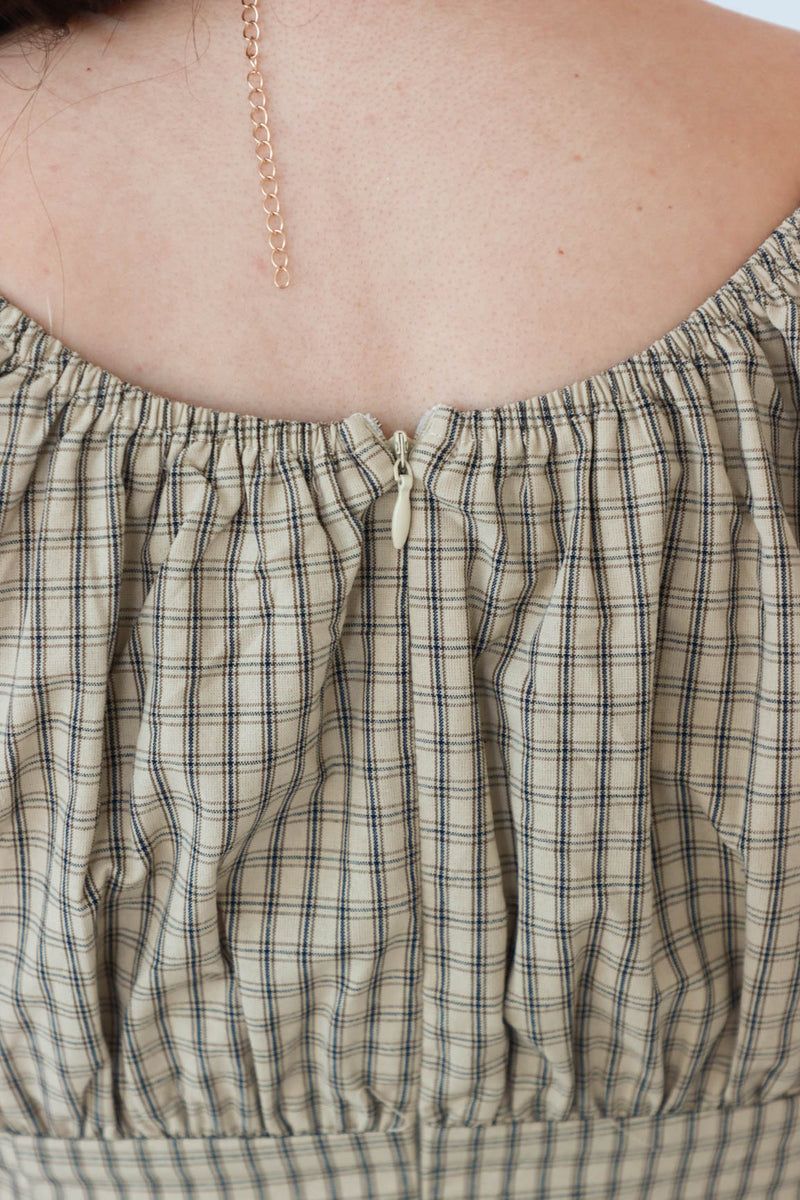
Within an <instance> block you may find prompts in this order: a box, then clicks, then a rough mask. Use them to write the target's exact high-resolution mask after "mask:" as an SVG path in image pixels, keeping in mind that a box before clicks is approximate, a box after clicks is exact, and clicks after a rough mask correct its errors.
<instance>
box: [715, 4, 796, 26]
mask: <svg viewBox="0 0 800 1200" xmlns="http://www.w3.org/2000/svg"><path fill="white" fill-rule="evenodd" d="M712 3H713V4H718V5H719V7H720V8H729V9H730V10H731V12H738V13H744V15H745V16H746V17H757V18H758V19H759V21H772V22H774V23H775V24H776V25H788V27H789V28H790V29H798V30H800V0H712Z"/></svg>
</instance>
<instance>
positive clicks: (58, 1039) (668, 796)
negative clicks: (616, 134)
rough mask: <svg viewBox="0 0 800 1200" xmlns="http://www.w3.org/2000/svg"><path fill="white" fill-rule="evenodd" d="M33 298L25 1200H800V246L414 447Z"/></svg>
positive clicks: (9, 366)
mask: <svg viewBox="0 0 800 1200" xmlns="http://www.w3.org/2000/svg"><path fill="white" fill-rule="evenodd" d="M389 432H391V431H388V430H382V429H381V428H380V426H379V424H378V423H377V422H376V421H375V420H374V418H373V417H372V416H371V415H370V414H369V413H361V412H358V413H354V414H353V415H351V416H349V417H347V418H346V419H344V420H341V421H337V422H332V423H315V422H307V421H291V420H277V419H276V420H272V419H266V418H258V417H255V416H244V415H240V414H234V413H227V412H217V411H214V410H211V409H208V408H203V407H201V406H192V405H190V404H186V403H182V402H178V401H175V400H170V399H168V398H166V397H163V396H158V395H155V394H154V393H152V392H148V391H145V390H143V389H142V388H140V387H137V386H134V385H132V384H130V383H127V382H125V381H123V380H121V379H119V378H117V377H115V376H114V375H113V374H111V373H110V372H108V371H107V370H104V369H103V368H102V367H100V366H98V365H96V364H93V363H89V362H87V361H86V360H84V359H82V358H81V357H80V356H79V355H78V354H77V353H76V352H75V351H74V350H72V349H70V348H69V347H67V346H65V345H63V344H62V343H61V342H59V341H58V340H57V339H55V338H54V337H53V336H51V335H49V334H48V333H47V332H46V331H45V330H44V329H43V328H42V327H41V326H39V325H37V323H36V322H35V321H34V320H33V319H32V318H31V317H30V316H28V315H27V314H25V313H24V312H22V311H21V310H20V309H19V308H16V307H15V306H14V304H13V303H11V302H10V301H8V300H7V299H3V298H0V744H2V766H1V767H0V1070H2V1082H1V1083H0V1196H2V1197H3V1198H5V1197H25V1198H28V1197H30V1198H31V1200H49V1198H50V1197H53V1198H57V1200H79V1198H80V1200H82V1198H84V1197H92V1198H95V1197H96V1198H98V1200H113V1198H116V1197H126V1198H137V1200H138V1198H140V1197H142V1198H143V1197H151V1196H153V1197H166V1198H169V1200H178V1198H183V1197H192V1198H193V1197H198V1198H201V1200H212V1198H216V1197H230V1198H232V1200H255V1198H257V1197H259V1198H260V1197H267V1198H268V1200H285V1198H290V1200H294V1198H297V1200H373V1198H374V1200H789V1198H790V1197H791V1198H793V1200H797V1198H798V1197H800V208H798V209H797V210H796V211H795V212H793V213H792V214H790V215H789V216H788V217H787V218H786V219H785V220H784V221H783V222H782V224H781V225H779V226H778V227H777V228H776V229H775V230H774V232H773V233H772V234H771V235H770V236H769V237H768V238H767V239H766V241H764V242H763V243H762V245H761V246H760V247H759V248H758V249H757V250H755V251H754V252H753V254H752V255H751V257H750V258H749V259H748V260H747V262H746V263H745V264H744V265H743V266H742V267H740V268H739V270H738V271H737V272H736V273H735V274H734V275H733V276H732V277H731V278H730V279H729V280H728V281H727V282H726V283H724V284H723V285H722V286H721V287H720V288H719V290H718V291H717V292H716V293H714V295H713V296H711V297H710V298H709V299H708V300H706V302H705V303H704V304H702V305H701V306H699V307H698V308H697V309H696V310H695V311H694V312H693V313H692V314H691V315H690V316H689V317H687V318H686V320H684V321H683V322H682V323H681V324H680V325H678V326H677V327H676V328H674V329H672V330H671V331H670V332H669V333H667V334H665V335H664V336H663V337H662V338H661V339H660V340H659V341H657V342H655V343H653V345H651V346H650V347H648V348H647V349H646V350H644V351H643V352H641V353H639V354H635V355H633V356H632V357H631V358H629V359H627V360H625V361H624V362H621V363H618V364H616V365H615V366H614V367H612V368H609V369H608V370H607V371H605V372H603V373H601V374H598V375H596V376H594V377H592V378H591V379H586V380H583V381H581V382H579V383H576V384H573V385H571V386H568V387H564V388H562V389H559V390H556V391H552V392H549V393H547V394H545V395H539V396H532V397H529V398H526V399H523V400H519V401H515V402H511V403H506V404H502V405H500V406H499V407H497V408H494V409H486V410H478V411H468V410H462V409H457V408H454V407H452V406H451V405H449V404H437V405H436V406H435V407H433V408H432V409H430V410H429V411H428V413H426V415H425V417H423V420H422V421H421V423H420V427H419V429H418V430H417V433H416V436H415V437H414V439H413V441H412V444H411V447H410V453H409V461H410V463H411V466H412V469H413V471H414V475H415V480H416V482H415V484H414V488H413V491H412V494H411V524H410V530H409V535H408V540H407V542H406V544H405V545H404V546H403V547H402V548H400V549H399V550H398V549H395V547H394V546H393V544H392V539H391V518H392V511H393V506H394V503H395V498H396V494H397V485H396V482H395V479H394V475H393V454H392V447H391V445H390V443H389V440H388V434H389Z"/></svg>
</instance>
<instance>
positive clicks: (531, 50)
mask: <svg viewBox="0 0 800 1200" xmlns="http://www.w3.org/2000/svg"><path fill="white" fill-rule="evenodd" d="M260 9H261V12H260V17H261V69H262V73H263V75H264V79H265V83H266V91H267V100H268V110H269V116H270V131H271V134H272V144H273V150H274V155H275V163H276V170H277V178H278V188H279V194H280V201H281V209H282V214H283V218H284V223H285V233H286V242H287V250H288V254H289V269H290V273H291V280H292V282H291V285H290V287H289V288H288V289H285V290H278V289H276V288H275V286H274V284H273V266H272V263H271V260H270V251H269V246H268V243H267V238H266V232H265V228H264V213H263V209H262V207H261V193H260V189H259V181H258V172H257V164H256V157H255V145H254V142H253V137H252V132H251V128H250V119H249V104H248V88H247V81H246V73H247V64H246V59H245V54H244V40H243V38H242V20H241V14H240V10H239V8H238V7H237V5H235V4H234V5H231V3H230V0H225V3H224V4H223V3H222V0H206V4H205V7H204V8H202V9H201V10H200V12H199V14H198V15H197V17H196V21H195V39H194V40H193V39H192V16H191V8H190V6H186V7H185V8H181V7H179V6H176V7H172V6H160V7H159V6H158V5H156V4H155V3H150V2H149V0H141V2H140V3H138V4H135V5H133V6H132V7H131V8H130V9H129V10H126V11H125V15H124V18H123V20H122V21H117V20H112V19H111V18H108V17H103V18H98V17H93V18H87V19H86V20H83V19H82V20H81V21H80V22H78V23H77V24H76V26H75V28H76V35H75V37H74V38H72V39H71V40H70V41H69V42H68V43H64V44H62V45H60V46H59V47H58V49H57V50H56V51H55V53H54V54H53V62H52V65H51V66H50V69H49V70H48V73H47V75H46V76H45V82H44V84H43V86H42V89H41V90H40V92H39V94H38V95H37V96H36V97H35V98H34V99H33V100H31V96H32V95H33V93H32V92H31V91H25V92H22V91H20V90H19V89H18V88H16V87H14V86H13V83H22V84H23V85H24V86H25V87H27V88H31V87H32V86H33V85H34V84H35V82H36V81H37V79H38V74H36V73H34V72H33V71H31V70H30V69H26V68H25V67H24V65H23V64H22V63H21V61H20V59H19V57H18V54H19V51H18V50H17V49H16V47H15V46H14V45H10V46H9V48H8V49H7V50H5V51H3V50H2V49H0V66H1V67H2V70H3V72H4V74H5V75H6V76H7V78H8V80H9V82H8V83H4V84H3V85H2V86H1V87H0V125H2V128H3V129H5V130H6V131H7V134H6V136H5V140H4V143H3V147H4V148H3V149H2V152H1V153H0V294H2V295H4V296H5V297H6V298H7V299H9V300H11V301H12V302H13V303H14V304H16V305H17V306H18V307H19V308H21V309H23V310H24V311H25V312H27V313H28V314H30V315H31V316H32V317H33V318H34V319H35V320H36V321H38V322H39V323H40V324H41V325H43V326H44V327H45V328H47V329H49V330H51V332H53V333H54V334H55V335H56V336H57V337H59V338H60V339H61V341H63V342H64V343H65V344H67V345H68V346H70V347H72V348H73V349H75V350H77V351H78V353H79V354H81V355H82V356H83V357H84V358H86V359H88V360H89V361H90V362H93V363H97V364H99V365H101V366H104V367H106V368H107V369H108V370H109V371H111V372H112V373H113V374H115V375H117V376H119V377H121V378H122V379H125V380H128V381H130V382H133V383H137V384H139V385H140V386H143V387H145V388H148V389H149V390H151V391H154V392H156V393H158V394H160V395H165V396H168V397H171V398H173V399H178V400H182V401H184V402H188V403H191V404H199V405H202V406H206V407H209V408H216V409H220V410H222V411H238V412H242V413H254V414H257V415H261V416H269V417H283V418H291V419H295V420H298V419H299V420H315V421H333V420H339V419H341V418H342V417H345V416H348V415H349V414H350V413H353V412H356V411H360V412H370V413H372V414H373V415H375V416H376V417H377V418H378V420H379V421H380V422H381V424H382V426H383V428H384V431H385V432H386V433H387V434H388V433H389V432H391V431H393V430H395V429H398V428H404V429H405V430H406V431H407V432H408V433H409V434H411V435H413V432H414V430H415V428H416V425H417V423H418V421H419V418H420V416H421V415H422V413H423V412H425V411H426V410H427V409H429V408H430V407H432V406H433V405H434V404H438V403H448V404H451V405H453V406H454V407H457V408H461V409H466V410H471V409H478V408H490V407H495V406H497V405H501V404H507V403H510V402H512V401H515V400H519V399H522V398H524V397H527V396H531V395H534V394H539V393H542V392H545V391H549V390H551V389H553V388H556V387H560V386H562V385H565V384H569V383H572V382H575V381H577V380H579V379H584V378H587V377H589V376H590V375H593V374H596V373H599V372H601V371H603V370H605V369H607V368H608V367H610V366H612V365H614V364H616V363H617V362H620V361H621V360H623V359H625V358H627V357H628V356H630V355H631V354H633V353H635V352H637V351H640V350H643V349H644V348H645V347H647V346H648V345H649V344H650V343H652V342H653V341H655V340H656V339H657V338H659V337H661V336H662V335H663V334H664V333H665V332H667V331H668V330H669V329H671V328H673V327H674V326H675V325H677V324H678V323H679V322H681V321H682V320H683V319H684V318H685V317H686V316H687V315H689V313H690V312H691V311H692V310H693V309H694V308H695V307H696V306H697V305H699V304H700V303H702V302H703V301H704V300H705V299H706V298H707V297H708V296H709V295H711V294H712V293H713V292H714V291H715V290H716V289H717V288H718V287H719V286H720V284H722V283H723V282H725V281H726V280H727V278H728V277H729V276H730V275H731V274H732V273H733V272H734V271H735V270H736V269H737V268H738V267H739V266H740V265H741V264H742V263H743V262H744V261H745V260H746V259H747V258H748V256H749V255H750V254H751V253H752V252H753V250H755V249H756V247H757V246H758V245H759V244H760V243H761V242H762V241H763V240H764V239H765V238H766V237H767V235H768V234H769V233H771V232H772V230H773V229H774V228H775V227H776V226H777V225H778V224H779V223H780V221H781V220H782V219H783V218H784V217H785V216H786V215H787V214H788V213H789V212H790V211H792V210H793V209H794V208H795V207H797V206H798V204H800V35H799V34H795V33H792V32H790V31H787V30H783V29H780V28H779V27H777V26H773V25H769V24H767V23H765V22H760V21H754V20H752V19H749V18H745V17H741V16H737V15H735V14H731V13H729V12H727V11H724V10H722V9H719V8H716V7H715V6H712V5H711V4H706V3H704V2H702V0H679V2H678V3H675V4H672V5H670V6H664V5H662V4H659V3H656V2H655V0H652V2H651V3H646V4H640V5H632V4H629V3H626V2H625V0H611V2H610V3H608V4H598V3H596V0H592V2H591V3H588V2H585V0H576V2H573V3H564V2H563V0H562V3H561V4H559V5H556V4H553V3H543V4H541V5H530V4H529V3H524V2H521V0H507V2H502V3H498V2H497V0H495V2H494V3H493V4H491V5H489V4H486V3H483V4H478V3H468V4H461V5H454V4H452V3H450V2H447V3H444V2H442V3H424V2H422V0H417V2H413V0H409V2H408V3H403V4H400V3H398V4H393V5H376V6H375V8H374V15H370V13H369V6H363V5H355V6H354V5H352V4H349V5H347V4H345V3H344V2H343V0H332V2H331V3H330V4H329V5H327V4H325V3H323V0H315V4H312V3H311V2H309V3H303V4H299V3H295V4H293V5H288V4H280V5H277V4H272V5H270V6H267V4H266V3H264V0H262V3H261V5H260ZM365 9H366V12H365ZM665 9H667V11H664V10H665ZM351 10H355V11H354V15H353V17H352V20H351V19H350V12H351ZM0 47H2V43H0ZM196 60H197V61H196ZM40 65H41V59H39V61H38V62H37V69H38V67H39V66H40ZM26 101H27V102H28V105H27V107H25V105H26Z"/></svg>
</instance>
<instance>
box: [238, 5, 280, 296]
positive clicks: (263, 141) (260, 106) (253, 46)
mask: <svg viewBox="0 0 800 1200" xmlns="http://www.w3.org/2000/svg"><path fill="white" fill-rule="evenodd" d="M251 14H252V15H251ZM242 20H243V21H244V29H243V30H242V34H243V36H244V38H245V40H246V42H247V49H246V51H245V53H246V54H247V57H248V59H250V60H251V62H252V66H251V68H250V70H249V71H248V72H247V82H248V83H249V84H250V110H251V111H250V120H251V121H252V122H253V134H254V136H255V139H256V155H257V157H258V164H259V165H258V170H259V174H260V175H261V192H262V194H263V196H264V211H265V213H266V214H267V229H268V230H269V244H270V246H271V247H272V265H273V266H274V268H275V279H274V283H275V286H276V287H279V288H286V287H288V286H289V270H288V264H289V256H288V254H287V253H286V238H285V237H284V234H283V217H282V216H281V206H280V202H279V200H278V185H277V182H276V180H275V164H274V162H273V161H272V146H271V145H270V140H269V125H268V124H267V109H266V102H267V98H266V96H265V94H264V80H263V79H262V78H261V72H260V71H259V69H258V39H259V29H258V6H257V4H245V3H244V0H242ZM251 27H252V28H253V29H254V30H255V37H254V36H253V35H252V33H251V32H250V29H251ZM254 78H255V80H256V81H257V82H256V83H255V84H254V83H253V79H254ZM258 96H260V97H261V100H260V101H257V100H256V97H258ZM259 113H263V114H264V119H263V120H261V119H260V118H259V115H258V114H259ZM262 129H263V130H264V137H263V138H262V137H260V136H259V134H260V131H261V130H262ZM262 146H263V147H265V148H266V158H262V156H261V148H262ZM267 164H269V166H270V167H271V169H272V172H271V174H269V175H265V174H264V167H265V166H266V165H267ZM270 183H272V184H274V190H272V191H268V190H265V184H270ZM270 206H271V207H270ZM273 217H275V218H276V219H277V228H274V229H273V227H272V225H270V220H271V219H272V218H273ZM273 238H278V239H279V241H278V244H277V245H276V244H275V242H274V241H273V240H272V239H273ZM276 255H277V256H278V257H276ZM280 255H283V258H284V261H283V262H280V260H279V256H280ZM281 272H283V275H284V276H285V280H281Z"/></svg>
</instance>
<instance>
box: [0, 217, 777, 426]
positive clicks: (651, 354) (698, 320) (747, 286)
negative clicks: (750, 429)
mask: <svg viewBox="0 0 800 1200" xmlns="http://www.w3.org/2000/svg"><path fill="white" fill-rule="evenodd" d="M787 275H788V276H790V277H791V278H792V280H793V281H795V282H796V285H797V290H798V294H800V204H798V206H797V207H796V208H794V209H793V210H792V211H791V212H790V213H789V214H788V215H787V216H785V217H784V218H783V220H782V221H781V222H780V223H779V224H778V225H777V226H776V227H775V228H774V229H773V231H772V232H771V233H770V234H769V235H768V236H767V237H766V238H765V239H764V240H763V241H762V242H761V244H760V245H759V246H758V247H757V248H756V249H755V250H754V251H753V252H752V254H750V255H749V256H748V258H747V259H746V260H745V261H744V262H743V263H742V265H741V266H739V267H738V268H737V269H736V270H735V271H734V272H733V274H732V275H730V276H729V277H728V279H726V280H725V282H724V283H722V284H721V285H720V286H719V287H718V288H717V289H716V291H714V292H712V294H711V295H710V296H709V297H708V298H707V299H706V300H704V301H703V302H702V303H701V304H699V305H697V307H696V308H694V309H693V310H692V311H691V312H690V313H689V314H688V315H687V316H686V317H685V318H684V319H683V320H682V321H680V322H678V324H677V325H675V326H673V328H672V329H670V330H668V331H667V332H666V333H665V334H663V335H662V336H661V337H659V338H657V339H656V340H655V341H653V342H651V343H650V344H649V345H648V346H646V347H645V348H644V349H642V350H639V351H637V352H635V353H634V354H631V355H629V356H628V357H627V358H624V359H622V360H620V361H619V362H617V363H615V364H613V365H612V366H610V367H607V368H605V370H602V371H599V372H597V373H595V374H594V375H591V376H587V377H586V378H585V379H581V380H577V381H574V382H571V383H568V384H565V385H563V386H561V387H557V388H553V389H551V390H550V391H548V392H542V393H539V394H536V395H530V396H527V397H525V398H523V399H521V400H517V401H511V402H509V403H505V404H500V405H497V406H495V407H488V408H481V409H474V410H467V409H460V408H456V407H454V406H452V405H450V404H447V403H438V404H436V405H434V406H432V407H431V408H430V409H428V410H427V411H426V412H425V413H424V414H423V416H422V418H421V420H420V422H419V425H418V427H417V433H419V432H420V431H421V428H422V427H423V426H424V425H425V424H426V423H427V421H428V418H429V417H430V416H431V414H433V413H435V412H440V413H444V414H446V415H448V416H449V417H452V418H453V419H454V420H455V421H457V422H458V423H461V424H463V425H469V426H471V427H475V428H478V429H480V428H481V427H485V426H488V425H490V424H492V425H495V424H497V423H500V422H509V423H511V424H522V423H525V422H528V423H529V422H530V421H531V420H532V419H536V415H537V414H540V413H542V412H545V413H553V412H556V413H564V412H565V411H572V410H574V411H594V410H595V409H597V408H600V407H604V406H606V405H607V403H608V397H609V396H610V395H611V394H612V393H613V392H614V390H615V388H614V385H615V384H618V383H620V382H636V381H637V380H638V379H639V377H640V375H641V372H642V371H643V372H644V373H645V375H648V376H652V374H653V369H654V363H657V362H659V361H663V360H667V361H669V362H678V361H679V360H680V359H681V357H682V356H686V355H687V354H688V355H692V354H694V353H696V347H695V345H694V342H693V341H692V334H694V333H695V332H696V331H703V332H707V331H708V330H709V328H710V327H719V326H721V325H727V324H729V323H730V322H732V321H733V322H736V321H739V322H741V321H742V320H743V318H744V317H745V315H746V307H747V306H746V303H745V301H747V300H752V299H754V298H755V299H757V298H759V297H760V298H763V299H769V298H773V299H774V298H775V296H776V295H777V294H778V292H779V291H780V290H781V288H782V287H784V288H785V279H784V276H787ZM776 284H777V287H778V292H776V290H775V285H776ZM20 334H24V335H27V338H28V339H30V338H31V337H33V338H34V339H35V341H36V343H37V346H36V358H37V361H38V363H39V364H40V366H41V370H42V371H45V370H46V369H47V368H48V366H50V365H52V364H55V363H57V364H58V366H59V368H60V370H61V372H64V371H67V369H68V368H69V369H71V370H69V371H68V373H69V374H70V375H71V376H72V382H74V379H75V377H76V372H77V378H78V379H79V385H78V386H79V389H80V394H79V395H74V396H73V397H72V399H73V402H74V403H77V404H81V403H86V404H93V405H94V404H95V403H96V399H93V397H92V394H93V393H94V395H95V397H96V394H97V393H98V392H102V394H103V396H104V402H107V400H108V398H109V397H110V398H113V399H121V398H123V397H125V398H130V399H132V400H133V401H136V400H138V401H139V403H138V405H137V404H134V408H136V409H138V410H139V411H140V412H141V410H142V408H143V406H144V407H145V408H146V410H147V412H148V413H149V414H150V418H149V419H150V420H151V421H158V422H159V423H161V422H165V423H166V424H167V425H168V426H169V428H170V429H178V428H181V427H184V428H185V427H191V429H192V430H193V431H194V432H195V433H197V432H201V431H203V430H206V431H209V432H213V434H214V436H215V437H217V436H220V434H225V433H226V432H230V433H231V434H232V435H234V434H235V435H237V436H241V437H243V438H257V439H262V438H263V437H264V436H265V435H266V434H267V433H269V434H270V435H275V434H286V435H287V436H289V437H290V438H291V439H294V437H295V436H300V437H301V438H302V440H303V441H306V440H311V439H313V438H314V437H315V436H319V435H322V436H324V437H325V438H326V440H327V439H329V438H334V437H335V436H336V435H338V434H339V433H340V432H341V431H342V430H343V429H345V428H348V429H352V427H353V425H354V423H356V424H357V423H359V422H361V424H362V428H363V423H364V422H368V427H369V428H374V429H375V433H376V436H377V435H380V436H381V437H383V439H384V440H386V433H385V431H383V430H382V428H381V426H380V423H379V422H378V421H377V420H376V418H375V417H373V416H371V415H370V414H369V413H368V412H365V411H362V410H359V411H358V412H354V413H350V414H349V415H347V416H345V417H343V418H341V419H339V420H334V421H313V420H295V419H293V418H286V417H269V416H260V415H256V414H253V413H241V412H231V411H226V410H222V409H216V408H210V407H207V406H206V405H201V404H193V403H190V402H188V401H184V400H178V399H176V398H172V397H169V396H165V395H161V394H160V393H158V392H155V391H153V390H152V389H149V388H147V387H145V386H143V385H141V384H136V383H132V382H131V381H129V380H125V379H123V378H122V377H121V376H118V375H116V374H115V373H114V372H113V371H110V370H108V368H106V367H103V366H102V364H99V363H95V362H92V361H91V360H89V359H87V358H84V357H83V356H82V355H81V354H79V353H78V351H77V350H76V349H74V348H73V347H71V346H69V345H67V344H66V343H64V342H62V341H61V340H60V339H59V338H58V337H56V336H55V334H52V333H50V332H48V330H46V329H45V328H44V327H43V326H42V325H40V324H39V322H38V321H36V320H35V319H34V318H33V317H32V316H31V315H30V314H29V313H26V312H25V311H24V309H21V308H20V307H19V306H18V305H16V304H15V303H14V302H13V301H12V300H10V299H9V298H8V297H6V296H3V295H2V294H0V343H5V344H6V345H10V344H12V343H13V342H14V340H15V335H17V336H18V335H20ZM8 357H9V355H7V356H6V358H8ZM0 365H1V360H0ZM633 403H634V404H635V403H636V401H635V399H634V400H633ZM119 417H120V420H121V422H122V424H125V423H126V422H125V414H124V412H123V411H122V410H120V413H119Z"/></svg>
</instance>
